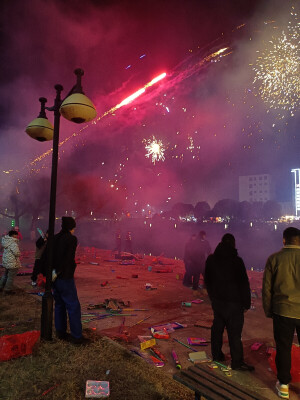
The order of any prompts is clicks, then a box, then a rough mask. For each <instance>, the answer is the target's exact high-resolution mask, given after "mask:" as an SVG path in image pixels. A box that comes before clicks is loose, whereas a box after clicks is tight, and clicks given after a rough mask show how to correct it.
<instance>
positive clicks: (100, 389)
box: [85, 381, 110, 399]
mask: <svg viewBox="0 0 300 400" xmlns="http://www.w3.org/2000/svg"><path fill="white" fill-rule="evenodd" d="M109 394H110V391H109V382H108V381H86V386H85V397H86V398H87V399H101V398H105V397H109Z"/></svg>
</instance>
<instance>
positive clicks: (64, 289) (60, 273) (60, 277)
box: [53, 217, 87, 344]
mask: <svg viewBox="0 0 300 400" xmlns="http://www.w3.org/2000/svg"><path fill="white" fill-rule="evenodd" d="M61 227H62V229H61V231H60V232H59V233H58V234H57V235H55V236H54V260H53V265H54V269H55V271H56V274H57V278H56V280H55V281H54V283H53V297H54V300H55V329H56V336H57V337H58V338H59V339H63V340H68V341H70V342H72V343H74V344H85V343H86V342H87V340H86V339H85V338H84V337H83V336H82V324H81V308H80V303H79V299H78V296H77V289H76V286H75V281H74V272H75V268H76V263H75V252H76V247H77V238H76V236H74V235H73V234H74V229H75V227H76V222H75V220H74V219H73V218H72V217H62V224H61ZM67 313H68V316H69V324H70V331H71V335H68V334H67Z"/></svg>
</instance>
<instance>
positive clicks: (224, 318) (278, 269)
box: [0, 217, 300, 398]
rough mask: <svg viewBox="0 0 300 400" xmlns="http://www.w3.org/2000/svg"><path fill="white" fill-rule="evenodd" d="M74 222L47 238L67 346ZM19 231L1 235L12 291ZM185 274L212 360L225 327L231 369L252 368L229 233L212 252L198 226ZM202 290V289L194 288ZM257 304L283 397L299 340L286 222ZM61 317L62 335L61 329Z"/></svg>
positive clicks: (240, 267)
mask: <svg viewBox="0 0 300 400" xmlns="http://www.w3.org/2000/svg"><path fill="white" fill-rule="evenodd" d="M75 228H76V222H75V220H74V219H73V218H72V217H62V224H61V231H60V232H59V233H58V234H56V235H55V236H54V241H53V247H54V249H53V270H55V275H53V282H52V289H53V297H54V301H55V329H56V336H57V337H58V338H59V339H62V340H66V341H68V342H71V343H74V344H86V343H88V339H86V338H85V337H84V336H83V335H82V325H81V307H80V302H79V299H78V295H77V289H76V285H75V280H74V273H75V270H76V262H75V252H76V248H77V238H76V236H75V235H74V230H75ZM47 235H48V233H46V234H45V235H41V237H40V238H39V239H38V240H37V242H36V254H35V264H34V268H33V272H32V276H31V279H32V285H33V286H35V285H36V280H37V276H38V274H39V273H42V274H45V271H44V269H45V265H46V263H47V257H48V251H47ZM20 239H21V236H20V232H19V230H16V229H13V230H11V231H9V232H8V233H7V234H5V235H4V236H3V237H2V248H3V255H2V264H3V267H4V272H3V274H2V277H1V279H0V291H3V293H4V294H5V295H9V294H14V293H15V292H14V290H13V282H14V278H15V276H16V274H17V271H18V269H19V268H20V267H21V263H20V249H19V244H18V243H19V240H20ZM125 245H126V246H125V247H126V249H125V251H126V250H127V251H128V252H130V253H132V238H131V233H130V232H128V233H127V235H126V238H125ZM116 251H118V252H121V235H120V232H119V231H118V232H117V235H116ZM184 264H185V275H184V279H183V285H185V286H188V287H191V288H192V289H193V291H194V293H195V294H196V295H197V294H198V291H199V280H200V277H201V275H202V278H203V284H202V285H201V286H200V290H202V291H203V290H206V291H207V294H208V296H209V299H210V302H211V307H212V310H213V316H214V318H213V323H212V327H211V353H212V358H213V360H214V361H217V362H223V361H224V360H225V354H224V353H223V351H222V347H223V334H224V330H225V329H226V330H227V335H228V341H229V348H230V356H231V367H232V369H234V370H239V371H253V370H254V367H253V366H252V365H249V364H248V363H246V362H245V360H244V352H243V344H242V330H243V326H244V314H245V312H246V311H247V310H249V309H250V306H251V290H250V285H249V279H248V275H247V271H246V267H245V265H244V262H243V259H242V258H241V257H240V256H239V255H238V252H237V249H236V242H235V237H234V236H233V235H232V234H230V233H226V234H225V235H224V236H223V237H222V239H221V241H220V243H219V244H218V245H217V247H216V249H215V250H214V252H213V253H212V251H211V246H210V244H209V242H208V241H207V239H206V233H205V232H204V231H200V232H199V234H198V235H195V234H193V235H192V236H191V238H190V239H189V240H188V242H187V243H186V246H185V251H184ZM202 293H203V292H202ZM262 302H263V309H264V312H265V315H266V317H268V318H272V319H273V332H274V340H275V343H276V359H275V362H276V368H277V378H278V381H277V383H276V390H277V394H278V396H279V397H281V398H289V383H290V381H291V373H290V371H291V349H292V343H293V338H294V333H295V331H296V333H297V336H298V342H299V343H300V230H299V229H297V228H294V227H289V228H287V229H285V230H284V232H283V248H282V249H281V250H280V251H278V252H276V253H274V254H272V255H271V256H270V257H269V258H268V259H267V262H266V266H265V270H264V275H263V285H262ZM68 319H69V327H70V333H68Z"/></svg>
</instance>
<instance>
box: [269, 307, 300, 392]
mask: <svg viewBox="0 0 300 400" xmlns="http://www.w3.org/2000/svg"><path fill="white" fill-rule="evenodd" d="M295 330H296V332H297V336H298V343H299V344H300V319H296V318H288V317H283V316H281V315H277V314H274V315H273V332H274V339H275V343H276V358H275V363H276V368H277V378H278V380H279V382H280V383H283V384H284V385H288V384H289V382H290V381H291V379H292V378H291V351H292V344H293V339H294V333H295Z"/></svg>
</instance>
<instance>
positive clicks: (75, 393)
mask: <svg viewBox="0 0 300 400" xmlns="http://www.w3.org/2000/svg"><path fill="white" fill-rule="evenodd" d="M40 312H41V302H40V301H39V299H37V298H35V297H34V296H31V295H29V294H27V293H25V292H18V293H17V294H16V295H14V296H3V297H2V296H1V305H0V328H1V331H0V334H1V336H3V335H8V334H15V333H23V332H26V331H29V330H33V329H40ZM85 335H86V336H89V337H90V338H92V340H93V341H92V343H91V344H90V345H88V346H84V347H82V346H81V347H78V346H74V345H72V344H69V343H65V342H63V341H61V340H56V339H54V340H53V341H52V342H43V341H41V342H38V343H37V345H36V347H35V348H34V351H33V353H32V355H30V356H27V357H22V358H18V359H15V360H10V361H6V362H2V363H0V399H1V400H31V399H34V400H43V399H45V400H48V399H53V400H79V399H85V384H86V381H87V380H108V381H109V382H110V390H111V395H110V397H109V398H110V399H111V400H120V399H122V400H135V399H139V400H140V399H143V400H191V399H193V398H194V395H193V393H192V392H191V391H190V390H188V389H187V388H185V387H184V386H183V385H180V384H179V383H177V382H175V381H174V380H173V379H172V378H170V377H169V376H167V375H166V374H165V373H164V372H163V370H161V369H157V368H155V367H152V366H151V365H149V364H147V363H146V362H145V361H144V360H142V359H141V358H139V357H138V356H136V355H134V354H132V353H131V352H129V351H128V350H127V349H125V348H123V347H122V346H121V345H119V344H118V343H116V342H114V341H112V340H111V339H108V338H106V337H102V338H101V337H99V336H95V334H94V333H93V332H89V331H86V332H85ZM108 370H109V371H110V372H109V374H108V375H106V371H108Z"/></svg>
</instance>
